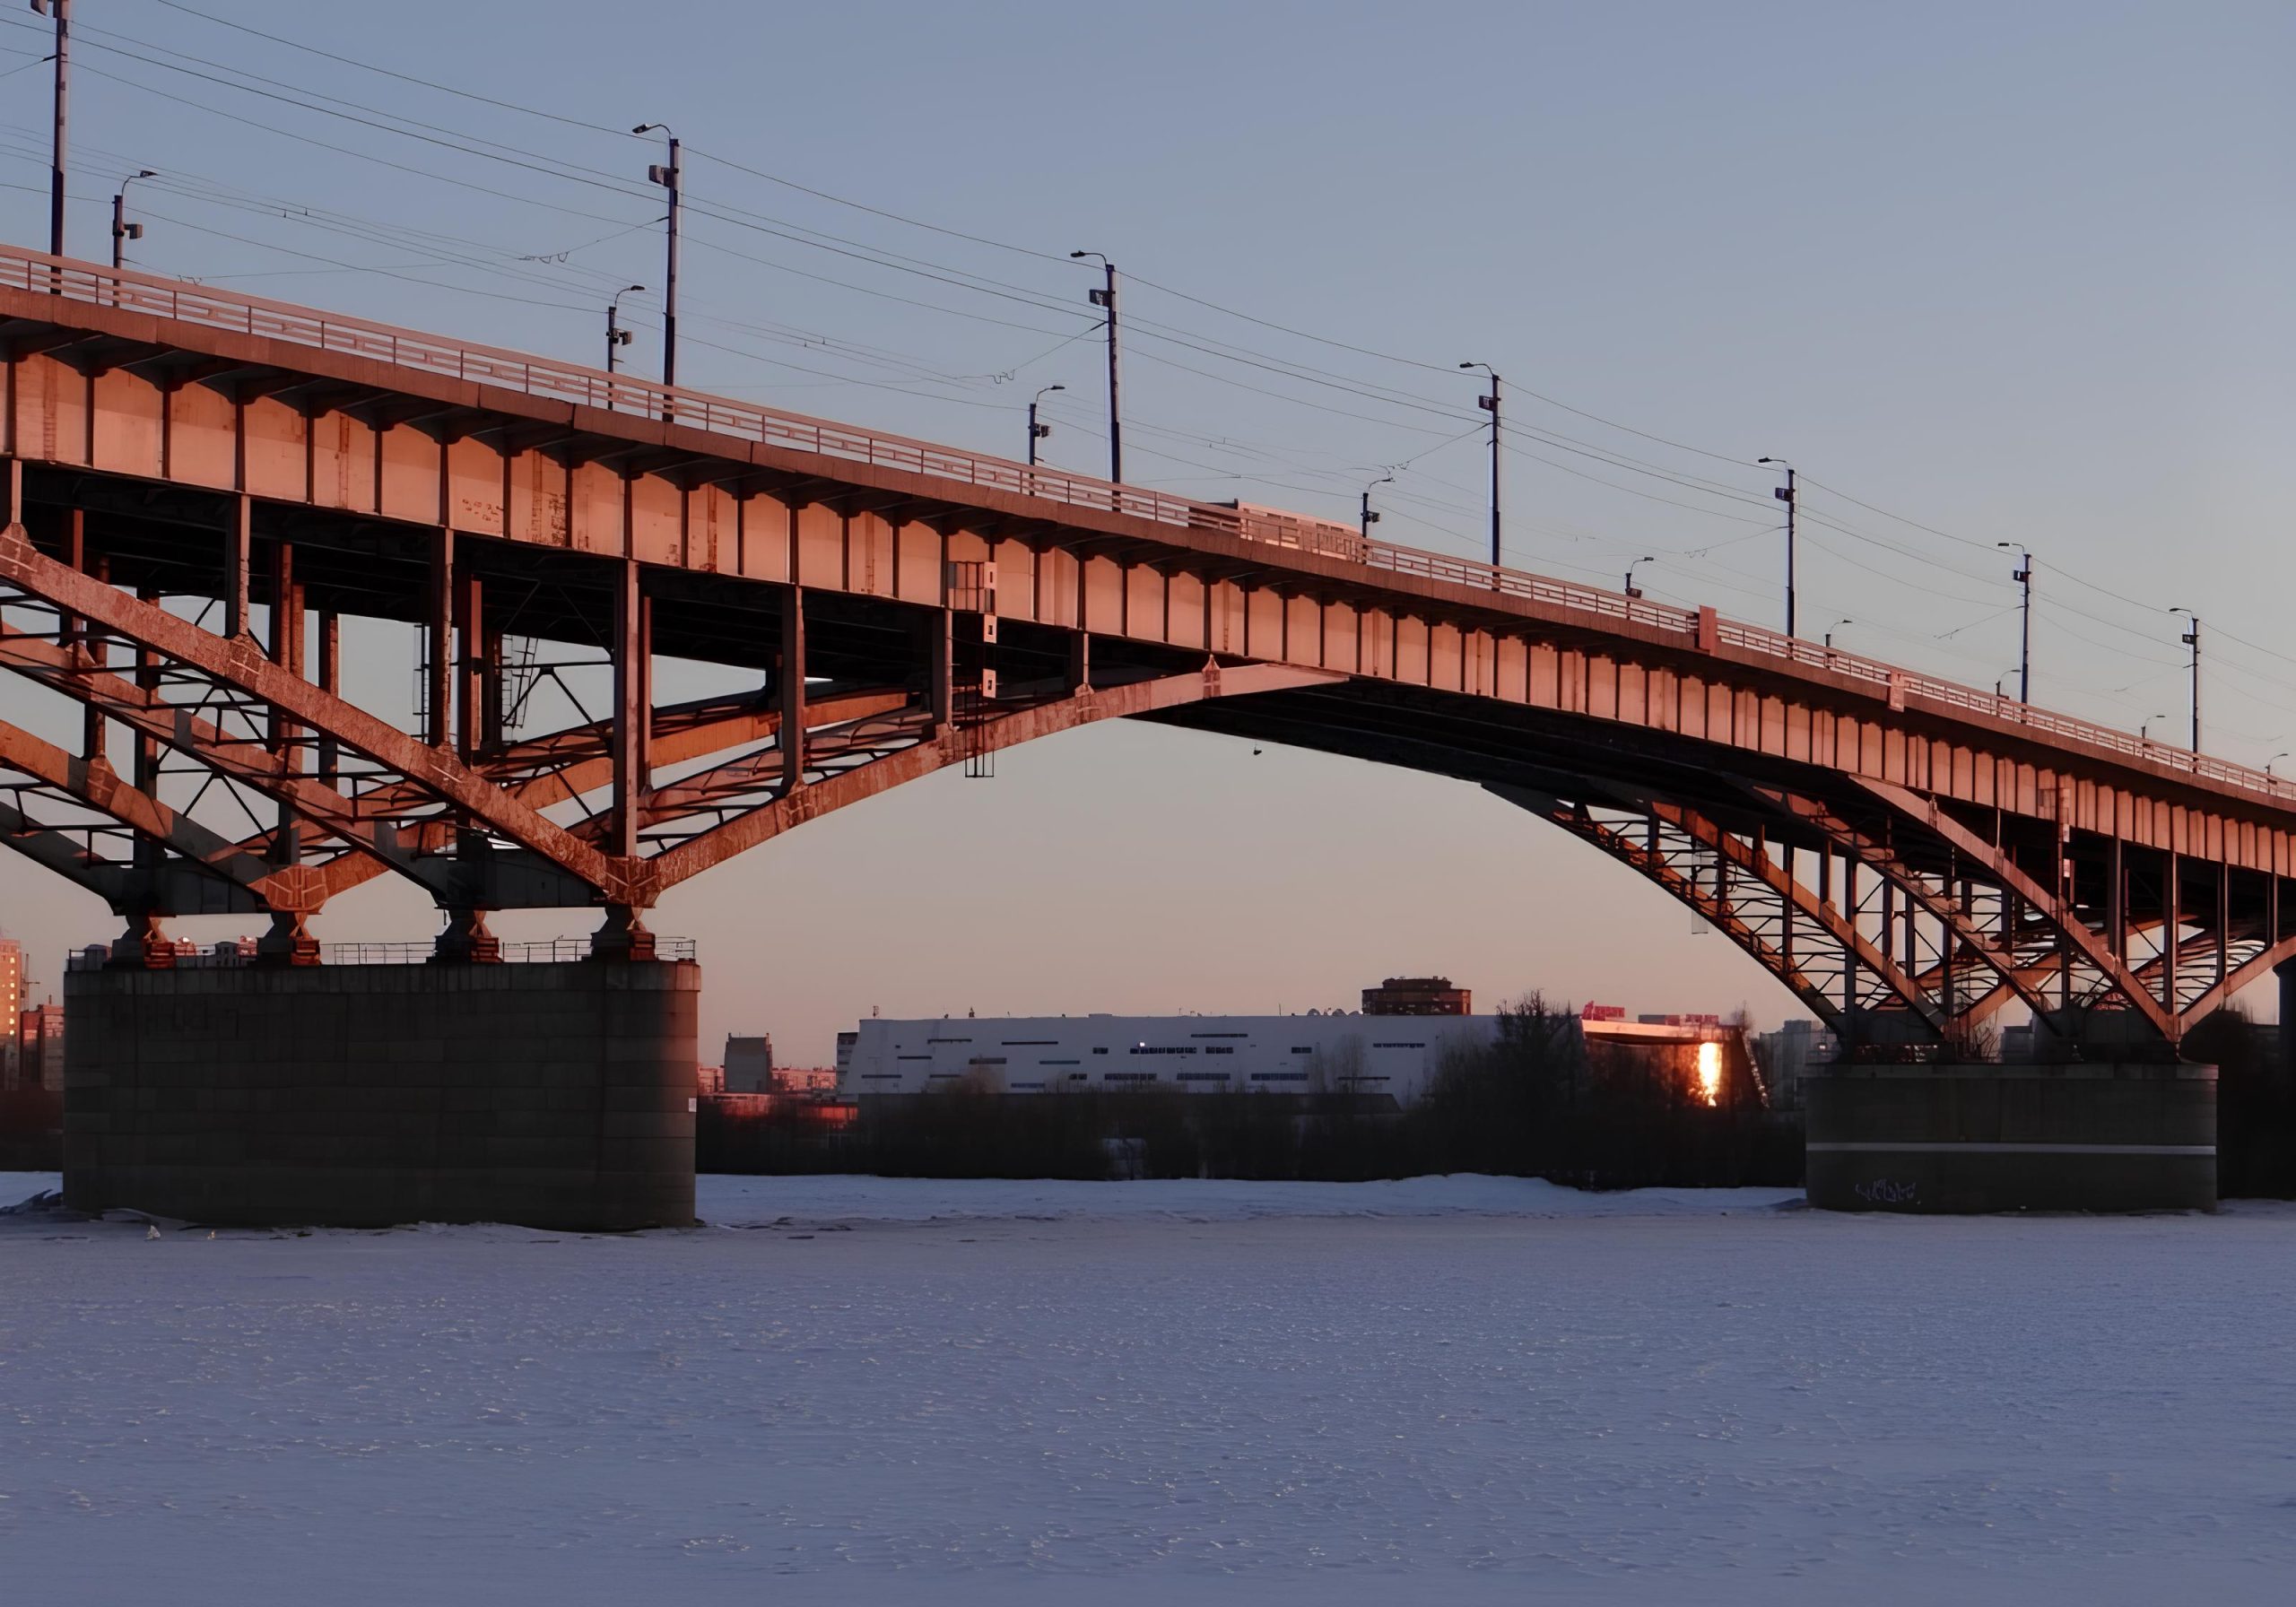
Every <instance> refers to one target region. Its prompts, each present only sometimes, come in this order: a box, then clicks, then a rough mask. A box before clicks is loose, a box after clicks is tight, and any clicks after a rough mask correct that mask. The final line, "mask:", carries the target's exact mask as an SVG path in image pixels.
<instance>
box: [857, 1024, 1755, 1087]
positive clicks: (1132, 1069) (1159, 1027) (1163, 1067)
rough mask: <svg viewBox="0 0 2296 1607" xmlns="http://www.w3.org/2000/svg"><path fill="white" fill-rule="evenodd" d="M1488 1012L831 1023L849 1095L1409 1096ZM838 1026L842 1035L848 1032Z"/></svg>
mask: <svg viewBox="0 0 2296 1607" xmlns="http://www.w3.org/2000/svg"><path fill="white" fill-rule="evenodd" d="M1502 1019H1503V1018H1501V1017H1499V1016H1494V1015H1412V1016H1394V1015H1370V1014H1363V1015H1353V1014H1349V1013H1346V1012H1331V1013H1329V1014H1321V1013H1317V1014H1309V1015H1265V1016H1247V1015H1230V1016H1208V1015H1179V1016H1118V1015H1084V1016H1005V1017H983V1018H975V1017H971V1016H963V1017H956V1016H942V1017H937V1018H932V1019H927V1020H923V1021H893V1020H889V1019H884V1018H881V1017H871V1018H870V1019H869V1020H867V1021H863V1022H861V1023H860V1025H859V1027H858V1028H857V1029H856V1030H855V1031H854V1032H852V1033H850V1034H847V1033H839V1035H838V1083H837V1086H838V1089H839V1090H840V1091H841V1093H842V1094H843V1095H844V1097H845V1098H847V1099H867V1098H870V1097H871V1096H873V1095H888V1094H921V1093H928V1092H931V1091H933V1090H936V1089H944V1088H952V1087H957V1086H966V1087H971V1088H977V1089H979V1090H984V1091H987V1092H994V1093H1005V1094H1022V1095H1039V1094H1045V1095H1050V1094H1059V1093H1065V1092H1074V1091H1082V1090H1091V1091H1103V1090H1154V1089H1169V1090H1177V1091H1178V1092H1182V1093H1290V1094H1311V1093H1352V1094H1360V1095H1368V1096H1373V1097H1377V1096H1380V1095H1385V1096H1387V1097H1388V1098H1390V1099H1394V1100H1395V1101H1396V1103H1397V1104H1399V1105H1408V1104H1410V1103H1412V1102H1413V1100H1415V1099H1418V1098H1419V1097H1420V1095H1421V1094H1422V1093H1423V1092H1424V1091H1425V1090H1426V1089H1427V1087H1428V1085H1429V1084H1430V1083H1431V1081H1433V1080H1434V1078H1435V1076H1436V1074H1437V1073H1439V1072H1440V1071H1441V1070H1442V1068H1443V1065H1444V1063H1445V1059H1446V1056H1448V1055H1451V1054H1454V1053H1457V1052H1462V1051H1465V1052H1473V1051H1475V1050H1480V1049H1482V1048H1484V1047H1488V1046H1489V1045H1490V1044H1491V1043H1492V1041H1493V1040H1494V1039H1495V1038H1497V1037H1498V1035H1499V1031H1500V1021H1501V1020H1502ZM1577 1025H1578V1031H1579V1033H1580V1034H1581V1036H1582V1037H1583V1038H1585V1040H1586V1041H1587V1042H1588V1043H1590V1044H1592V1043H1612V1044H1617V1045H1620V1046H1623V1047H1631V1048H1637V1049H1647V1050H1663V1051H1665V1052H1666V1053H1667V1055H1669V1056H1670V1057H1671V1058H1682V1059H1684V1060H1685V1065H1686V1067H1687V1066H1689V1065H1693V1064H1698V1062H1697V1057H1696V1056H1695V1055H1692V1054H1691V1053H1690V1051H1689V1048H1688V1047H1690V1046H1696V1045H1699V1044H1703V1043H1708V1042H1719V1041H1720V1040H1721V1039H1722V1038H1725V1037H1726V1036H1727V1035H1728V1034H1729V1032H1730V1030H1731V1029H1727V1028H1724V1027H1721V1026H1719V1025H1709V1024H1678V1023H1654V1022H1635V1021H1620V1020H1603V1019H1596V1020H1589V1021H1579V1022H1578V1023H1577ZM848 1039H849V1041H848Z"/></svg>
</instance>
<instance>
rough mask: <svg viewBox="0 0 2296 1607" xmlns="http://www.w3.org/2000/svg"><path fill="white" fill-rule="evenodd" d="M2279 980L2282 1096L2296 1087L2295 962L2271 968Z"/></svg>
mask: <svg viewBox="0 0 2296 1607" xmlns="http://www.w3.org/2000/svg"><path fill="white" fill-rule="evenodd" d="M2272 974H2273V975H2274V976H2275V977H2279V978H2280V1087H2281V1091H2282V1092H2283V1094H2284V1093H2285V1092H2286V1091H2287V1090H2289V1089H2290V1088H2292V1087H2296V960H2282V961H2281V962H2280V963H2279V964H2278V965H2276V966H2274V967H2273V968H2272Z"/></svg>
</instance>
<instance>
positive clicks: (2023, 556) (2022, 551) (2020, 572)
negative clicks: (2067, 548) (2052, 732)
mask: <svg viewBox="0 0 2296 1607" xmlns="http://www.w3.org/2000/svg"><path fill="white" fill-rule="evenodd" d="M1993 544H1994V545H1995V546H1996V547H2006V548H2008V549H2009V550H2010V551H2012V552H2015V553H2016V554H2017V567H2016V568H2015V569H2013V570H2012V571H2011V572H2010V575H2009V578H2010V579H2012V580H2013V581H2015V582H2016V583H2017V584H2018V585H2019V586H2023V587H2024V588H2025V595H2024V601H2023V603H2022V609H2023V612H2024V619H2023V621H2022V626H2021V630H2020V635H2019V638H2018V642H2017V701H2018V702H2020V703H2030V702H2031V701H2032V700H2033V552H2032V549H2031V548H2030V547H2021V546H2019V545H2018V544H2017V543H2015V542H1996V543H1993Z"/></svg>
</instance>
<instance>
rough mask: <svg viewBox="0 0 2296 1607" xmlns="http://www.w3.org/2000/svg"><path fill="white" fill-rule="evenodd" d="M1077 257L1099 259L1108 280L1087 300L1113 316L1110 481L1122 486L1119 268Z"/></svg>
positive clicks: (1104, 260) (1088, 253)
mask: <svg viewBox="0 0 2296 1607" xmlns="http://www.w3.org/2000/svg"><path fill="white" fill-rule="evenodd" d="M1068 255H1069V256H1072V257H1075V256H1099V257H1100V269H1101V271H1102V273H1103V274H1105V275H1106V276H1107V277H1106V282H1105V285H1104V288H1102V289H1100V290H1097V291H1092V292H1091V295H1089V296H1088V297H1086V298H1085V300H1088V301H1090V302H1091V304H1092V305H1093V306H1094V307H1098V308H1105V309H1106V310H1107V312H1108V315H1109V321H1108V331H1109V480H1110V481H1111V482H1114V483H1116V484H1118V485H1122V484H1123V483H1124V415H1123V410H1122V409H1121V408H1120V407H1118V404H1117V330H1116V264H1114V263H1112V262H1110V261H1109V259H1108V258H1107V257H1105V256H1100V253H1099V252H1098V251H1071V252H1070V253H1069V254H1068Z"/></svg>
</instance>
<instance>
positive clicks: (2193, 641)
mask: <svg viewBox="0 0 2296 1607" xmlns="http://www.w3.org/2000/svg"><path fill="white" fill-rule="evenodd" d="M2169 612H2170V613H2180V614H2182V615H2184V616H2185V618H2187V619H2188V620H2190V621H2192V629H2191V630H2187V631H2186V632H2185V634H2184V644H2185V646H2186V647H2190V648H2191V649H2192V751H2194V752H2196V753H2197V752H2199V751H2200V616H2199V615H2198V614H2196V613H2195V612H2193V611H2192V610H2191V609H2189V608H2171V609H2170V610H2169Z"/></svg>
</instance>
